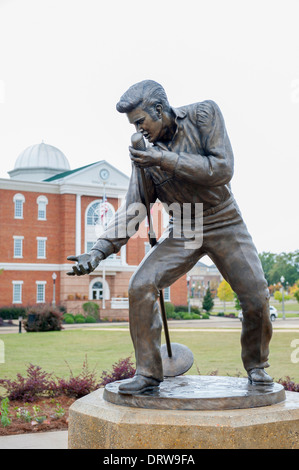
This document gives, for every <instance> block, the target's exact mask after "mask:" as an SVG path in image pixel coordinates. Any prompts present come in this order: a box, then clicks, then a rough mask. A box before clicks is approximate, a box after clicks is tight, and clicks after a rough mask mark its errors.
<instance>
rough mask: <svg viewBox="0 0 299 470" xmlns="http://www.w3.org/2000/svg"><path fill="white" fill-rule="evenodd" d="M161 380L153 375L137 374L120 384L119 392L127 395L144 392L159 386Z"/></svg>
mask: <svg viewBox="0 0 299 470" xmlns="http://www.w3.org/2000/svg"><path fill="white" fill-rule="evenodd" d="M159 385H160V381H159V380H156V379H153V378H152V377H145V376H144V375H135V377H133V379H131V380H129V381H128V382H125V383H123V384H120V386H119V387H118V391H119V393H123V394H126V395H133V394H135V393H143V392H145V391H148V390H153V389H154V388H156V387H159Z"/></svg>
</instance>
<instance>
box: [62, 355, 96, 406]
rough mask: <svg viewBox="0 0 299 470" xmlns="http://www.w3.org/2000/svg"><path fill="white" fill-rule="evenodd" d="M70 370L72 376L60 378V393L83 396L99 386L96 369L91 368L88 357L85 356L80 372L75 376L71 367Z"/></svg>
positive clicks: (75, 396) (69, 395) (74, 396)
mask: <svg viewBox="0 0 299 470" xmlns="http://www.w3.org/2000/svg"><path fill="white" fill-rule="evenodd" d="M68 367H69V366H68ZM69 370H70V377H69V378H68V379H64V378H58V385H57V393H58V394H63V395H66V396H68V397H73V398H81V397H84V396H85V395H88V394H89V393H91V392H94V391H95V390H96V389H97V388H99V384H98V383H97V378H96V373H95V371H94V370H93V371H90V370H89V367H88V362H87V357H85V361H84V362H83V367H82V371H81V372H80V374H78V375H77V376H75V377H74V375H73V372H72V370H71V368H70V367H69Z"/></svg>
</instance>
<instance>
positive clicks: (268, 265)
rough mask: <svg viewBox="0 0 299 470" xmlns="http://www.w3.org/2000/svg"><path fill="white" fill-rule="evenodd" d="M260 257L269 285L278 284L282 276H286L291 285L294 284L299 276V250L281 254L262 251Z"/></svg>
mask: <svg viewBox="0 0 299 470" xmlns="http://www.w3.org/2000/svg"><path fill="white" fill-rule="evenodd" d="M259 258H260V260H261V263H262V267H263V270H264V273H265V277H266V279H267V282H268V285H271V284H277V283H278V282H279V281H280V278H281V276H284V278H285V280H286V282H288V283H289V285H292V284H294V282H295V281H297V279H298V278H299V250H296V251H293V252H290V253H285V252H283V253H279V254H275V253H270V252H262V253H260V254H259Z"/></svg>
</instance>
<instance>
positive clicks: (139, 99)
mask: <svg viewBox="0 0 299 470" xmlns="http://www.w3.org/2000/svg"><path fill="white" fill-rule="evenodd" d="M116 109H117V111H119V112H120V113H126V114H127V116H128V119H129V121H130V123H131V124H134V125H135V127H136V130H137V131H138V132H142V133H143V135H144V137H145V138H146V139H148V141H149V142H152V143H154V142H156V141H157V140H159V139H161V138H163V135H164V134H165V127H166V124H165V123H166V120H165V116H167V115H168V114H169V113H170V105H169V103H168V99H167V96H166V93H165V90H164V88H163V87H162V86H161V85H160V84H159V83H157V82H155V81H154V80H143V81H142V82H138V83H136V84H135V85H132V86H131V87H130V88H129V89H128V90H127V91H126V92H125V93H124V94H123V95H122V97H121V98H120V100H119V102H118V103H117V105H116Z"/></svg>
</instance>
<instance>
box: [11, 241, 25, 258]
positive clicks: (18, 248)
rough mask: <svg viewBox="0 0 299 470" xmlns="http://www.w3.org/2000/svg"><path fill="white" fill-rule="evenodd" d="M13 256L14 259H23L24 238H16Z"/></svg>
mask: <svg viewBox="0 0 299 470" xmlns="http://www.w3.org/2000/svg"><path fill="white" fill-rule="evenodd" d="M13 239H14V247H13V256H14V258H23V239H24V237H19V236H14V237H13Z"/></svg>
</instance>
